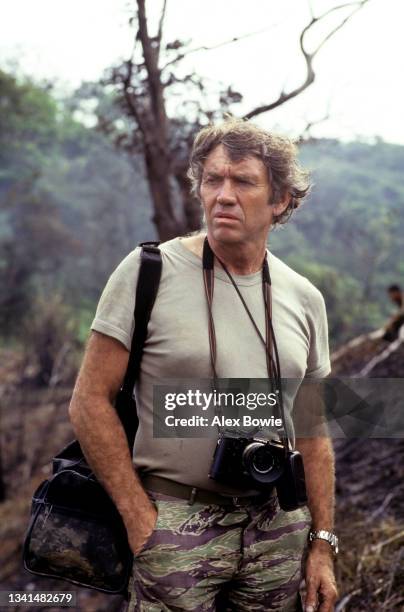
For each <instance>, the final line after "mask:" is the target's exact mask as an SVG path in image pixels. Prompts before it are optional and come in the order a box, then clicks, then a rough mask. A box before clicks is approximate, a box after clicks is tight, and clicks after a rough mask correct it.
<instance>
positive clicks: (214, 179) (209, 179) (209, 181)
mask: <svg viewBox="0 0 404 612" xmlns="http://www.w3.org/2000/svg"><path fill="white" fill-rule="evenodd" d="M218 181H219V179H218V178H217V176H207V177H206V178H205V179H203V182H204V183H207V184H208V185H212V184H214V183H217V182H218Z"/></svg>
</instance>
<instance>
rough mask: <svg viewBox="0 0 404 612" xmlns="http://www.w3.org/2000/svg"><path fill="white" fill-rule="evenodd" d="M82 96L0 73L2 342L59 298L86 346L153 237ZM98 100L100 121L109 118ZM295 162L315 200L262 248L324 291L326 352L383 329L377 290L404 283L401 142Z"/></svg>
mask: <svg viewBox="0 0 404 612" xmlns="http://www.w3.org/2000/svg"><path fill="white" fill-rule="evenodd" d="M88 94H89V92H88V91H87V90H85V91H83V89H81V90H79V91H78V92H77V94H75V95H73V96H71V97H70V98H68V99H66V100H65V101H63V103H62V102H56V101H55V100H54V97H53V95H52V91H51V90H50V89H49V88H44V87H41V86H39V85H37V84H35V83H33V82H32V81H30V80H25V81H18V80H17V79H16V78H15V77H13V76H12V75H8V74H6V73H4V72H0V146H1V152H0V161H1V170H0V283H1V286H2V287H7V291H6V292H3V293H2V294H1V297H0V324H1V325H2V329H3V331H2V335H3V337H4V336H5V335H6V333H7V334H8V335H9V336H10V335H11V336H13V335H15V334H16V333H18V331H19V330H21V322H22V320H23V319H27V317H28V315H29V309H30V305H31V304H32V303H34V302H35V301H36V298H37V296H49V298H52V296H54V295H61V296H62V297H63V301H64V303H65V304H66V305H67V306H70V307H71V308H74V309H75V310H76V312H78V319H79V324H78V328H77V331H76V332H75V333H77V334H78V337H79V339H80V340H81V341H84V340H85V337H86V335H87V329H88V325H89V322H90V321H91V318H92V315H93V312H94V306H95V303H96V301H97V299H98V297H99V294H100V291H101V289H102V287H103V286H104V284H105V282H106V280H107V278H108V275H109V274H110V272H111V271H112V269H113V268H114V267H115V266H116V265H117V264H118V262H119V261H120V260H121V259H122V258H123V257H124V256H125V255H126V254H127V253H128V252H129V251H130V250H132V249H133V248H134V247H135V245H136V244H137V243H138V242H140V241H142V240H150V239H153V238H154V237H155V230H154V228H153V226H152V224H151V221H150V215H151V205H150V196H149V193H148V188H147V184H146V181H145V178H144V176H145V172H144V167H143V161H142V159H141V158H140V157H138V156H136V155H133V156H132V157H129V156H127V155H125V154H123V153H118V152H117V151H116V149H115V148H114V147H113V145H112V144H111V142H110V141H109V139H108V138H107V137H106V136H105V134H102V133H100V132H99V131H97V129H95V128H88V127H86V126H85V125H83V124H82V123H80V122H79V121H78V117H80V115H79V114H78V112H79V110H80V109H81V111H80V112H81V113H82V114H81V117H82V118H83V119H85V120H86V123H88V124H89V123H90V122H89V119H90V116H89V115H88V116H85V117H84V115H83V106H82V103H83V97H84V98H88ZM99 94H100V95H101V96H102V99H100V104H101V105H102V107H103V108H104V114H105V112H107V111H109V112H110V115H111V117H118V116H119V109H117V108H116V107H114V106H113V100H112V98H111V97H109V96H108V95H106V94H105V91H104V90H103V89H102V90H100V91H99V92H98V93H97V90H94V92H93V93H92V95H93V96H95V98H96V96H97V95H99ZM95 102H96V100H95ZM183 129H185V128H184V127H181V126H180V124H179V125H178V130H179V131H181V130H183ZM122 130H123V131H125V123H124V121H123V122H122ZM184 154H185V153H184ZM302 161H303V163H304V164H305V165H307V166H309V167H311V168H313V169H314V172H313V178H314V183H315V185H314V189H313V192H312V195H311V197H310V200H309V201H308V202H307V203H306V204H304V206H303V207H302V209H301V210H298V211H297V212H296V214H295V215H294V217H293V218H292V220H291V221H290V222H289V223H288V224H287V225H286V226H285V227H283V228H282V229H280V230H279V231H275V232H274V233H273V234H271V238H270V244H271V248H272V249H273V250H274V252H275V253H276V254H277V255H278V256H280V257H281V258H282V259H284V260H285V261H286V263H288V264H289V265H291V266H292V267H293V268H294V269H296V270H297V271H298V272H300V273H301V274H303V275H305V276H307V277H308V278H309V279H310V280H311V281H312V282H313V283H314V284H315V285H316V286H317V287H318V288H319V289H320V290H321V291H322V292H323V294H324V297H325V300H326V303H327V308H328V315H329V321H330V332H331V339H332V342H333V344H334V345H335V344H338V343H340V342H342V341H344V340H346V339H349V338H350V337H353V336H355V335H357V334H358V333H361V332H363V331H367V330H371V329H373V328H375V327H378V326H380V325H382V324H383V322H384V319H385V318H386V317H387V315H388V313H389V311H390V310H391V309H389V304H388V301H387V298H386V295H385V287H386V286H387V285H388V284H390V283H392V282H403V276H404V257H403V254H404V253H403V243H402V236H403V235H404V219H403V215H402V212H401V211H402V205H403V201H404V186H403V184H402V181H401V172H402V168H403V167H404V147H400V146H397V145H390V144H387V143H383V142H379V143H377V144H375V145H369V144H364V143H357V142H355V143H350V144H342V143H339V142H337V141H332V140H323V141H318V142H315V143H311V144H310V145H305V146H303V147H302Z"/></svg>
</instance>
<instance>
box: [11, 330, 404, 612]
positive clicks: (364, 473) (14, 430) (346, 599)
mask: <svg viewBox="0 0 404 612" xmlns="http://www.w3.org/2000/svg"><path fill="white" fill-rule="evenodd" d="M374 335H375V334H374ZM380 348H381V347H380V339H377V338H369V337H362V338H360V339H356V341H353V342H351V343H349V344H347V345H345V346H344V347H342V348H341V350H340V351H339V353H337V354H336V356H335V360H334V365H333V367H334V371H333V374H334V375H336V374H337V372H338V374H341V375H344V376H346V375H349V372H350V371H351V372H352V371H355V372H356V370H357V368H358V367H359V366H361V367H362V366H363V365H364V364H365V362H368V360H369V358H371V357H372V355H374V354H377V353H378V352H380V350H379V349H380ZM375 350H376V352H375ZM395 353H396V354H395V357H394V359H392V355H390V356H389V357H388V358H387V361H386V363H384V365H383V367H384V368H385V372H386V373H387V375H388V376H392V375H393V373H394V375H401V376H404V369H403V364H404V360H402V358H401V356H402V355H403V353H402V347H401V346H400V347H398V348H397V351H396V352H395ZM2 356H5V355H4V353H3V355H2ZM6 357H7V360H4V363H5V362H6V361H7V363H8V364H9V366H8V367H7V368H4V367H3V368H2V372H1V374H2V380H3V381H4V383H3V385H2V387H1V390H0V407H1V417H2V427H3V432H5V434H6V435H3V437H2V440H3V444H4V445H5V446H4V448H3V453H2V456H3V457H4V458H5V459H6V460H5V465H4V468H5V481H6V487H7V501H6V502H4V503H3V504H0V541H1V543H2V546H1V553H0V584H1V586H2V588H3V589H4V588H6V587H7V588H13V589H16V590H22V589H44V590H47V589H55V588H57V589H63V590H69V588H70V587H69V585H68V584H63V583H59V582H57V581H56V582H55V581H49V580H46V579H39V578H36V577H34V576H31V575H29V574H27V573H26V572H24V570H23V569H22V567H21V546H22V539H23V533H24V531H25V528H26V525H27V521H28V516H29V503H30V497H31V494H32V492H33V491H34V489H35V488H36V486H37V485H38V483H39V482H40V481H41V480H42V479H43V478H46V477H47V476H49V475H50V458H51V457H52V455H53V454H54V453H55V452H56V451H57V450H59V449H60V448H61V447H62V446H63V445H64V444H66V442H68V441H69V440H70V439H71V437H72V431H71V428H70V425H69V423H68V420H67V404H68V400H69V396H70V392H71V389H70V388H55V389H53V390H49V389H48V390H43V391H34V390H32V389H28V388H27V389H21V388H19V386H18V372H19V367H20V366H21V364H20V363H19V362H18V359H17V360H16V359H15V356H14V357H13V355H12V354H11V353H8V354H7V356H6ZM389 364H392V365H389ZM399 366H400V367H399ZM386 368H387V369H386ZM400 368H401V369H400ZM380 375H381V374H380V372H378V376H380ZM11 405H12V406H13V409H12V410H9V409H7V407H9V406H11ZM44 423H46V436H45V435H44V433H43V424H44ZM22 449H23V452H22ZM335 451H336V459H337V463H336V467H337V513H336V517H337V531H338V533H339V534H340V536H341V554H340V557H339V560H338V564H337V576H338V583H339V586H340V595H341V597H340V600H339V604H338V606H337V608H336V612H344V611H346V612H369V611H370V610H372V611H373V610H375V611H376V610H385V611H388V612H394V611H397V612H398V611H399V610H401V609H402V605H404V589H403V585H404V580H403V576H402V574H401V572H402V567H401V566H400V560H401V554H402V547H401V548H400V544H402V542H403V538H404V532H403V519H404V487H403V482H404V443H403V440H378V439H372V440H369V439H366V438H363V439H348V440H336V441H335ZM78 597H79V609H80V610H83V611H84V612H90V611H93V610H94V611H97V612H104V611H105V612H114V611H118V610H119V609H120V606H121V603H122V602H121V599H120V598H119V597H107V596H103V595H102V594H99V593H96V592H92V591H90V590H87V589H79V590H78ZM16 609H18V608H16ZM21 609H23V608H21Z"/></svg>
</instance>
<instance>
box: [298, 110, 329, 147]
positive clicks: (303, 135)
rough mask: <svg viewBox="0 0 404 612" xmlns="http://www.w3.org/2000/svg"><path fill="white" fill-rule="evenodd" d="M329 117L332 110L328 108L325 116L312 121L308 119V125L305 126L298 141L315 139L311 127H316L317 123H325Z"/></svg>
mask: <svg viewBox="0 0 404 612" xmlns="http://www.w3.org/2000/svg"><path fill="white" fill-rule="evenodd" d="M329 118H330V111H329V109H328V110H327V112H326V114H325V115H324V116H323V117H320V119H312V120H311V121H307V123H306V127H305V128H304V130H303V131H302V133H301V134H300V136H299V138H298V142H299V143H302V142H307V141H308V140H313V138H312V136H311V134H310V130H311V128H312V127H314V126H315V125H319V124H320V123H324V122H325V121H328V119H329Z"/></svg>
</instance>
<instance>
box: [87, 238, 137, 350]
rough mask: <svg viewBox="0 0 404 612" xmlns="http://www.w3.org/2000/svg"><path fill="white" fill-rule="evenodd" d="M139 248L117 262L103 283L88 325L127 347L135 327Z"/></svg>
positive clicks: (128, 347)
mask: <svg viewBox="0 0 404 612" xmlns="http://www.w3.org/2000/svg"><path fill="white" fill-rule="evenodd" d="M139 267H140V249H139V248H137V249H135V250H134V251H132V252H131V253H129V255H128V256H127V257H125V259H124V260H123V261H122V262H121V263H120V264H119V266H118V267H117V268H116V270H114V272H113V273H112V274H111V276H110V277H109V279H108V282H107V284H106V285H105V288H104V291H103V292H102V295H101V298H100V301H99V302H98V306H97V311H96V313H95V317H94V320H93V322H92V324H91V329H93V330H95V331H98V332H100V333H102V334H105V335H107V336H111V337H112V338H115V339H116V340H119V342H122V344H123V345H124V346H125V347H126V348H127V349H128V351H130V348H131V341H132V334H133V328H134V316H133V315H134V308H135V298H136V285H137V279H138V276H139Z"/></svg>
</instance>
